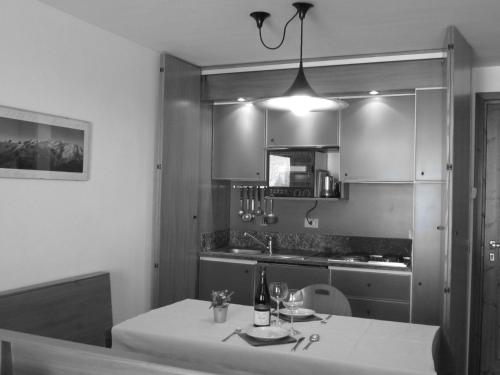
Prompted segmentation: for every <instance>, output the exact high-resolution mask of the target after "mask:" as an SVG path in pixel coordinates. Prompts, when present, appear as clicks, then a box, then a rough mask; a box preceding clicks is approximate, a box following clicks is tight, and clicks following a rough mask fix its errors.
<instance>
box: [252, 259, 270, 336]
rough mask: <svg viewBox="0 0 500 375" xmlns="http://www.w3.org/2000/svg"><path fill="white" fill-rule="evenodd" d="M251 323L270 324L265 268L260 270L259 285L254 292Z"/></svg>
mask: <svg viewBox="0 0 500 375" xmlns="http://www.w3.org/2000/svg"><path fill="white" fill-rule="evenodd" d="M253 311H254V312H253V325H254V326H255V327H265V326H269V325H270V324H271V297H270V295H269V288H268V286H267V280H266V269H265V268H262V269H261V270H260V278H259V285H258V286H257V290H256V293H255V298H254V304H253Z"/></svg>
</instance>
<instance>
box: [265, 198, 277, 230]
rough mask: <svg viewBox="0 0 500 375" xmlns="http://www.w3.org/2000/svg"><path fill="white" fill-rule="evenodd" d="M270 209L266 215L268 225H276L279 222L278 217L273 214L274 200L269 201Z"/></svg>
mask: <svg viewBox="0 0 500 375" xmlns="http://www.w3.org/2000/svg"><path fill="white" fill-rule="evenodd" d="M266 206H267V203H266ZM269 207H270V210H269V212H268V213H267V214H266V223H267V224H276V223H277V222H278V216H276V215H275V214H274V212H273V210H274V208H273V200H272V199H269Z"/></svg>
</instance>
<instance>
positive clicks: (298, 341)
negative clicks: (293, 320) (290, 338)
mask: <svg viewBox="0 0 500 375" xmlns="http://www.w3.org/2000/svg"><path fill="white" fill-rule="evenodd" d="M304 338H305V337H304V336H302V337H301V338H299V339H298V340H297V343H296V344H295V345H294V346H293V348H292V349H291V350H292V352H294V351H296V350H297V348H298V346H299V345H300V343H301V342H302V341H304Z"/></svg>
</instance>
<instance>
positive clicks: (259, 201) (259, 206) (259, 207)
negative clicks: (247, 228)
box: [254, 186, 263, 216]
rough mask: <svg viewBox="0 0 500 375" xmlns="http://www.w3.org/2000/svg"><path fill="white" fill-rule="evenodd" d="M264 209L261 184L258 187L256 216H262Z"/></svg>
mask: <svg viewBox="0 0 500 375" xmlns="http://www.w3.org/2000/svg"><path fill="white" fill-rule="evenodd" d="M262 213H263V211H262V194H261V193H260V186H258V187H257V208H256V209H255V211H254V215H255V216H261V215H262Z"/></svg>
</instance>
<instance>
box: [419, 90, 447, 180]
mask: <svg viewBox="0 0 500 375" xmlns="http://www.w3.org/2000/svg"><path fill="white" fill-rule="evenodd" d="M415 95H416V98H415V103H416V110H415V115H416V117H415V119H416V133H415V135H416V139H415V179H416V180H421V181H442V180H443V179H444V173H445V168H446V161H445V140H446V138H445V137H446V135H445V131H446V90H445V89H422V90H421V89H418V90H416V91H415Z"/></svg>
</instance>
